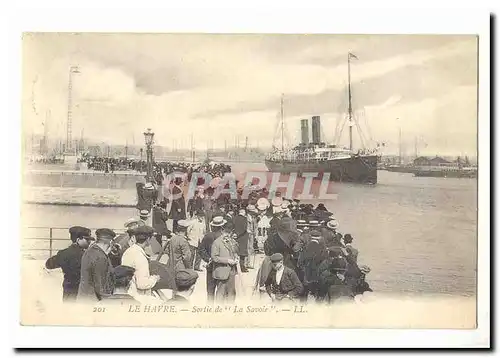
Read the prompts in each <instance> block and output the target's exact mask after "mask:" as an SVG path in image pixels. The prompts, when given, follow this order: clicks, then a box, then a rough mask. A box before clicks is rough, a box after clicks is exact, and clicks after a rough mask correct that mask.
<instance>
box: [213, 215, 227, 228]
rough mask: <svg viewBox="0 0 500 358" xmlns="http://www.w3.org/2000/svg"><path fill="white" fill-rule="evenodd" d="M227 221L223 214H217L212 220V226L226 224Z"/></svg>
mask: <svg viewBox="0 0 500 358" xmlns="http://www.w3.org/2000/svg"><path fill="white" fill-rule="evenodd" d="M226 223H227V221H226V220H224V218H223V217H222V216H216V217H214V218H213V219H212V221H211V222H210V226H224V225H225V224H226Z"/></svg>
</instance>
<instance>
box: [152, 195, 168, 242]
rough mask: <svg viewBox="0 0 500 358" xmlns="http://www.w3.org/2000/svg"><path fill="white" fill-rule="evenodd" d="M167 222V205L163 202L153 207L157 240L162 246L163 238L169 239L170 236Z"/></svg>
mask: <svg viewBox="0 0 500 358" xmlns="http://www.w3.org/2000/svg"><path fill="white" fill-rule="evenodd" d="M167 220H168V213H167V203H166V202H165V201H162V202H161V203H160V204H159V205H155V206H154V207H153V229H154V230H155V232H156V234H157V236H156V240H157V241H158V243H159V244H160V246H161V245H162V244H163V242H162V238H163V237H164V236H165V237H168V236H169V234H170V233H169V231H168V228H167Z"/></svg>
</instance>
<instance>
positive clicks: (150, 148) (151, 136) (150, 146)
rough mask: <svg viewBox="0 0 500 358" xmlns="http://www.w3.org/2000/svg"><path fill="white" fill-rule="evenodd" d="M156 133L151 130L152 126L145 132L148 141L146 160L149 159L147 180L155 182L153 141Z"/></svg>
mask: <svg viewBox="0 0 500 358" xmlns="http://www.w3.org/2000/svg"><path fill="white" fill-rule="evenodd" d="M154 136H155V134H154V133H153V132H152V131H151V128H148V129H147V131H146V132H144V141H145V143H146V160H147V166H146V168H147V172H146V181H147V182H151V183H152V182H153V143H154Z"/></svg>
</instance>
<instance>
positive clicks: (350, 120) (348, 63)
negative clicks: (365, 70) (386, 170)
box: [347, 52, 353, 150]
mask: <svg viewBox="0 0 500 358" xmlns="http://www.w3.org/2000/svg"><path fill="white" fill-rule="evenodd" d="M351 56H353V55H352V54H351V53H350V52H349V53H348V54H347V83H348V87H347V88H348V94H349V96H348V99H349V107H348V113H349V150H352V103H351Z"/></svg>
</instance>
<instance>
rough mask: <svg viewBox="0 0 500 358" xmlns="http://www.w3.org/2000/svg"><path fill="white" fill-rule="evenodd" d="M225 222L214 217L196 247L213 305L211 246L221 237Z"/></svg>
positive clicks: (221, 218)
mask: <svg viewBox="0 0 500 358" xmlns="http://www.w3.org/2000/svg"><path fill="white" fill-rule="evenodd" d="M225 223H226V221H225V220H224V218H223V217H221V216H216V217H214V218H213V220H212V222H211V223H210V227H211V229H212V231H211V232H207V233H206V234H205V236H204V237H203V240H201V243H200V245H199V246H198V254H199V255H200V257H201V258H202V260H203V261H205V262H206V263H207V297H208V302H209V303H213V302H214V298H215V287H216V284H217V283H216V281H215V279H214V278H213V262H212V257H211V256H212V244H213V243H214V241H215V240H216V239H217V238H219V236H221V235H222V231H223V229H224V225H225Z"/></svg>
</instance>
